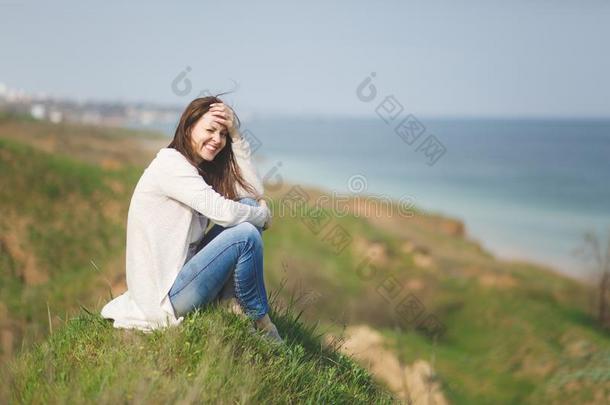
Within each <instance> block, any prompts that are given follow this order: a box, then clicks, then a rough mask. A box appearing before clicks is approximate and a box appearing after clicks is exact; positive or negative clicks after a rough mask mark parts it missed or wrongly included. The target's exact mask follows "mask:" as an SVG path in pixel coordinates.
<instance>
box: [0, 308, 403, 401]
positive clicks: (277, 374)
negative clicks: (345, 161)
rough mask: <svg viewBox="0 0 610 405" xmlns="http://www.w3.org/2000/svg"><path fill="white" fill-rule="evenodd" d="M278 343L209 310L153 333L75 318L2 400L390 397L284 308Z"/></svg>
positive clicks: (16, 368) (21, 370)
mask: <svg viewBox="0 0 610 405" xmlns="http://www.w3.org/2000/svg"><path fill="white" fill-rule="evenodd" d="M272 317H273V319H275V320H276V324H277V326H278V328H279V330H280V333H281V334H282V336H283V337H284V339H285V340H286V342H287V343H286V345H282V346H275V345H272V344H269V343H268V342H267V341H265V340H264V339H263V338H262V337H260V336H257V335H253V334H251V333H250V332H249V331H248V330H247V327H246V323H247V320H244V319H243V318H239V317H237V316H235V315H232V314H230V313H228V312H226V311H225V310H223V309H221V308H219V307H215V306H209V307H207V308H206V309H204V310H197V311H195V312H192V313H190V314H189V315H187V316H186V317H185V320H184V321H183V323H182V324H181V325H178V326H176V327H171V328H167V329H165V330H156V331H154V332H153V333H143V332H140V331H134V330H132V331H128V330H119V329H115V328H113V327H112V325H111V323H110V322H109V321H107V320H104V319H102V318H101V317H100V315H98V314H94V313H89V311H88V310H87V311H81V313H80V315H79V316H77V317H76V318H73V319H70V320H69V321H67V322H66V324H65V325H64V326H63V327H62V328H61V329H60V330H58V331H56V332H55V333H53V334H52V335H51V336H50V337H49V338H48V339H47V341H45V342H43V343H42V344H38V345H36V346H35V347H34V349H33V350H31V351H28V352H25V353H23V354H21V355H20V356H18V357H17V358H16V359H15V360H14V361H13V362H12V363H11V364H10V365H9V369H10V372H9V373H6V375H4V376H2V381H3V388H4V389H3V391H2V395H3V397H0V402H2V403H7V402H9V403H13V402H15V403H99V404H114V403H117V402H120V403H123V402H132V401H136V400H137V401H139V402H142V403H155V404H156V403H175V402H177V401H180V402H181V403H201V402H222V403H252V402H255V403H270V404H285V403H310V404H319V403H332V404H340V403H345V404H355V403H361V404H371V403H375V404H383V403H392V402H393V399H392V397H391V396H390V395H389V394H388V393H387V392H386V391H384V390H383V389H382V388H380V387H379V386H378V385H377V384H376V383H375V382H374V381H373V380H372V379H371V376H370V375H369V373H368V372H367V371H365V370H364V369H363V368H361V367H360V366H358V365H357V364H355V363H354V362H353V361H352V360H350V359H349V358H347V357H345V356H343V355H341V354H339V353H337V352H336V351H334V349H333V348H332V347H328V348H327V347H323V346H322V345H321V341H320V336H319V334H317V333H316V332H315V330H314V328H312V327H309V326H306V325H305V324H304V323H302V322H301V321H300V320H299V319H298V318H299V316H298V315H296V314H295V313H294V312H293V310H292V309H290V308H288V309H286V310H284V311H283V312H282V313H273V314H272Z"/></svg>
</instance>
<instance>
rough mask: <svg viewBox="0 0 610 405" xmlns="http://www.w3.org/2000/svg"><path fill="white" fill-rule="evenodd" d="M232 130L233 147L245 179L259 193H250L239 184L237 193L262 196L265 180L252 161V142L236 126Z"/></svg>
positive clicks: (247, 195)
mask: <svg viewBox="0 0 610 405" xmlns="http://www.w3.org/2000/svg"><path fill="white" fill-rule="evenodd" d="M231 132H232V134H231V138H232V140H233V142H232V144H231V147H232V148H233V154H234V155H235V160H236V161H237V164H238V165H239V169H240V171H241V174H242V176H243V178H244V180H246V182H248V183H249V184H251V185H252V187H254V190H255V191H256V194H257V195H250V194H249V193H248V192H246V190H244V189H243V187H241V186H240V185H239V184H237V186H236V188H237V195H238V196H239V197H252V198H254V199H259V198H262V197H263V194H264V193H265V190H264V188H263V181H262V180H261V178H260V176H259V174H258V171H257V170H256V167H255V166H254V163H253V162H252V158H251V155H252V153H251V151H250V144H249V143H248V141H247V140H246V138H244V137H243V136H242V135H241V133H240V132H239V130H238V129H237V128H234V129H233V130H232V131H231Z"/></svg>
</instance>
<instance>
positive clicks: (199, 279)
mask: <svg viewBox="0 0 610 405" xmlns="http://www.w3.org/2000/svg"><path fill="white" fill-rule="evenodd" d="M235 118H236V116H235V114H234V112H233V111H232V109H231V108H229V107H228V106H227V105H225V104H224V103H223V102H222V100H220V99H219V98H217V97H203V98H197V99H195V100H193V101H192V102H191V103H190V104H189V105H188V107H187V108H186V110H185V111H184V112H183V113H182V116H181V118H180V122H179V124H178V127H177V128H176V133H175V135H174V139H173V140H172V141H171V143H170V144H169V145H168V146H167V147H166V148H162V149H160V150H159V152H158V153H157V155H156V157H155V158H154V159H153V160H152V162H151V163H150V164H149V166H148V167H147V168H146V169H145V170H144V173H143V174H142V177H141V178H140V180H139V181H138V183H137V185H136V187H135V190H134V193H133V196H132V198H131V203H130V205H129V213H128V217H127V253H126V254H127V260H126V279H127V291H126V292H125V293H123V294H122V295H120V296H118V297H116V298H115V299H113V300H112V301H110V302H109V303H107V304H106V305H105V306H104V308H103V309H102V311H101V313H102V316H103V317H104V318H107V319H114V327H116V328H136V329H140V330H144V331H150V330H152V329H155V328H158V327H164V326H169V325H177V324H179V323H180V322H182V320H183V319H184V315H186V314H187V313H189V312H191V311H193V310H195V309H196V308H199V307H202V306H204V305H206V304H208V303H210V302H212V301H215V300H221V301H223V302H225V303H229V307H230V308H232V309H233V311H234V312H238V313H242V314H244V313H245V315H246V316H248V317H249V318H250V319H252V320H253V321H254V325H255V326H256V328H257V329H259V330H262V331H264V333H265V336H266V337H267V338H269V339H270V340H272V341H277V342H281V341H282V339H281V337H280V336H279V334H278V332H277V328H276V327H275V325H274V324H273V323H272V322H271V320H270V318H269V315H268V311H269V306H268V302H267V292H266V289H265V284H264V280H263V241H262V236H261V234H262V230H263V229H267V228H268V227H269V224H270V221H271V212H270V211H269V209H268V207H267V204H266V202H265V200H264V199H262V196H263V185H262V181H261V180H260V178H259V177H258V175H257V173H256V169H255V168H254V166H253V164H252V161H251V159H250V147H249V145H248V142H247V141H246V140H245V139H244V138H243V137H242V136H241V134H240V133H239V131H238V127H239V120H237V125H236V123H235V121H234V120H235ZM208 219H209V220H210V221H211V222H213V223H215V225H214V226H212V227H211V229H210V230H209V231H208V232H207V233H205V235H204V232H205V229H206V228H207V225H208ZM235 300H236V301H235Z"/></svg>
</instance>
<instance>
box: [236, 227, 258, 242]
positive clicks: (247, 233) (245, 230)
mask: <svg viewBox="0 0 610 405" xmlns="http://www.w3.org/2000/svg"><path fill="white" fill-rule="evenodd" d="M235 228H236V230H237V231H238V232H239V234H240V236H244V237H245V238H246V239H248V240H251V241H253V242H255V243H260V242H262V237H261V234H260V231H259V230H258V228H257V227H256V226H255V225H253V224H251V223H250V222H242V223H240V224H237V225H235Z"/></svg>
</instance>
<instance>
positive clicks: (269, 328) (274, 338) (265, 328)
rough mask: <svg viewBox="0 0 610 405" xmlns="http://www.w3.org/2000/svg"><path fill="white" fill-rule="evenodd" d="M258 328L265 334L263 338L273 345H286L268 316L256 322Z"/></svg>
mask: <svg viewBox="0 0 610 405" xmlns="http://www.w3.org/2000/svg"><path fill="white" fill-rule="evenodd" d="M254 324H255V325H256V328H257V329H258V330H260V331H261V332H263V337H264V338H265V339H267V340H268V341H270V342H271V343H277V344H282V343H285V342H284V340H283V339H282V337H281V336H280V334H279V332H278V331H277V328H276V326H275V325H274V324H273V322H271V318H269V315H268V314H265V316H263V317H262V318H261V319H259V320H257V321H255V322H254Z"/></svg>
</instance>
